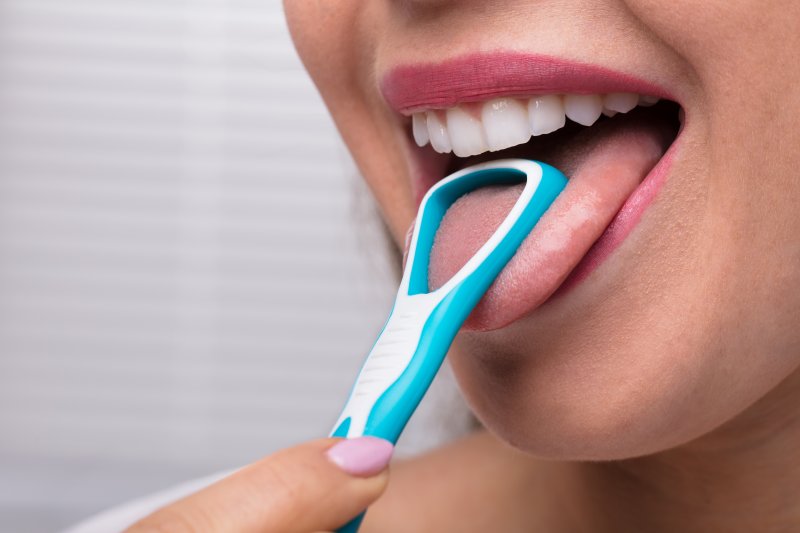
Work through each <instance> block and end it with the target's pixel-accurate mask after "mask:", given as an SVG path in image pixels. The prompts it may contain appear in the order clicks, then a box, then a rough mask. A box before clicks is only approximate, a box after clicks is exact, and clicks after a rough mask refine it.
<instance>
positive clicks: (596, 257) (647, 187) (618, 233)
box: [550, 131, 683, 299]
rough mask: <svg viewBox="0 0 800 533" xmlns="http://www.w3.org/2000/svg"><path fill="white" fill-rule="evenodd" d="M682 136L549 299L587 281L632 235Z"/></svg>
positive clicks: (663, 181)
mask: <svg viewBox="0 0 800 533" xmlns="http://www.w3.org/2000/svg"><path fill="white" fill-rule="evenodd" d="M681 133H683V131H681V132H680V133H678V137H677V138H676V139H675V141H673V143H672V146H670V147H669V149H668V150H667V153H665V154H664V156H663V157H662V158H661V159H660V160H659V162H658V163H657V164H656V166H655V167H653V168H652V169H651V170H650V172H648V173H647V176H645V178H644V180H642V183H640V184H639V186H638V187H637V188H636V189H635V190H634V191H633V193H632V194H631V195H630V196H629V197H628V199H627V200H625V203H624V204H622V207H621V208H620V210H619V212H618V213H617V214H616V216H615V217H614V218H613V219H612V220H611V223H610V224H609V225H608V227H607V228H606V229H605V231H604V232H603V234H602V235H600V237H599V238H598V239H597V240H596V241H595V242H594V244H593V245H592V247H591V248H590V249H589V251H588V252H587V253H586V255H584V256H583V258H582V259H581V261H580V262H579V263H578V264H577V265H576V266H575V268H573V269H572V271H571V272H570V273H569V275H568V276H567V278H566V279H565V280H564V281H563V282H562V283H561V285H559V287H558V288H557V289H556V291H555V292H554V293H553V295H552V296H551V297H550V299H553V298H555V297H558V296H561V295H563V294H566V293H567V292H569V290H570V289H572V288H574V287H575V286H577V285H578V284H579V283H580V282H581V281H583V280H584V279H586V278H587V277H588V276H589V274H591V273H592V272H593V271H594V270H595V269H596V268H597V267H599V266H600V265H601V264H602V263H603V261H605V260H606V259H607V258H608V257H609V256H610V255H611V254H612V253H613V252H614V250H616V249H617V248H618V247H619V246H620V245H621V244H622V243H623V242H624V241H625V239H626V238H627V237H628V235H630V233H631V231H633V229H634V228H635V227H636V226H637V224H638V223H639V221H640V220H641V219H642V215H644V212H645V211H646V210H647V208H648V207H649V206H650V204H652V203H653V201H654V200H655V199H656V196H657V195H658V192H659V191H660V190H661V187H662V186H663V185H664V183H665V182H666V181H667V175H668V174H669V170H670V168H671V167H672V162H673V160H674V159H675V153H676V152H677V150H678V148H679V145H680V140H681Z"/></svg>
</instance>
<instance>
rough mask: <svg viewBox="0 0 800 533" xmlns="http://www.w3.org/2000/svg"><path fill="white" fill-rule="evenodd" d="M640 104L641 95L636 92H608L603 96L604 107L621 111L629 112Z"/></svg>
mask: <svg viewBox="0 0 800 533" xmlns="http://www.w3.org/2000/svg"><path fill="white" fill-rule="evenodd" d="M638 104H639V95H638V94H634V93H608V94H607V95H605V97H604V98H603V107H605V108H606V109H609V110H611V111H617V112H619V113H627V112H628V111H630V110H631V109H633V108H634V107H636V106H637V105H638Z"/></svg>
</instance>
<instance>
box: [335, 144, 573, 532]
mask: <svg viewBox="0 0 800 533" xmlns="http://www.w3.org/2000/svg"><path fill="white" fill-rule="evenodd" d="M518 183H526V186H525V188H524V189H523V192H522V194H521V196H520V198H519V199H518V200H517V202H516V204H515V205H514V207H513V208H512V210H511V212H510V213H509V214H508V215H507V217H506V219H505V220H504V221H503V222H502V223H501V225H500V227H499V228H498V229H497V230H496V231H495V233H494V234H493V235H492V236H491V237H490V238H489V240H488V241H487V242H486V243H485V244H484V245H483V246H482V247H481V248H480V250H479V251H478V252H476V254H475V255H474V256H473V257H472V258H470V260H469V261H468V262H467V264H466V265H464V267H462V269H461V270H459V272H458V273H456V274H455V275H454V276H453V277H452V278H451V279H450V280H449V281H448V282H447V283H445V284H444V285H443V286H442V287H440V288H438V289H436V290H435V291H429V285H428V268H429V261H430V251H431V248H432V247H433V242H434V238H435V236H436V232H437V231H438V229H439V225H440V224H441V221H442V219H443V218H444V215H445V213H446V212H447V209H448V208H449V207H450V206H451V205H452V204H453V203H454V202H455V201H456V200H458V199H459V198H460V197H462V196H463V195H465V194H467V193H469V192H471V191H473V190H475V189H478V188H480V187H483V186H487V185H498V184H508V185H512V184H518ZM566 184H567V178H566V177H565V176H564V175H563V174H562V173H561V172H560V171H558V170H557V169H555V168H554V167H551V166H549V165H546V164H544V163H539V162H534V161H528V160H519V159H507V160H500V161H493V162H490V163H484V164H481V165H476V166H474V167H469V168H467V169H464V170H461V171H459V172H457V173H455V174H453V175H451V176H449V177H447V178H445V179H444V180H442V181H440V182H439V183H438V184H436V185H435V186H434V187H433V188H432V189H431V190H430V191H428V194H427V195H426V196H425V199H424V200H423V202H422V204H421V205H420V210H419V213H418V216H417V222H416V226H415V231H414V236H413V238H412V242H411V247H410V249H409V256H408V261H407V265H406V270H405V272H404V274H403V279H402V281H401V284H400V288H399V290H398V293H397V297H396V299H395V304H394V307H393V308H392V311H391V313H390V315H389V319H388V320H387V322H386V325H385V326H384V328H383V330H382V331H381V334H380V335H379V337H378V340H377V341H376V342H375V345H374V346H373V348H372V350H371V351H370V354H369V356H368V357H367V360H366V362H365V363H364V366H363V367H362V369H361V372H360V373H359V376H358V379H357V380H356V384H355V386H354V387H353V391H352V392H351V394H350V398H349V399H348V402H347V404H346V405H345V409H344V411H343V412H342V415H341V416H340V418H339V421H338V422H337V424H336V427H335V429H334V431H333V432H332V433H331V436H334V437H348V438H352V437H358V436H363V435H369V436H374V437H380V438H383V439H386V440H388V441H391V442H392V443H396V442H397V439H398V438H399V437H400V434H401V433H402V431H403V429H404V428H405V426H406V424H407V423H408V420H409V419H410V418H411V415H412V414H413V412H414V411H415V410H416V408H417V406H418V405H419V402H420V401H421V400H422V397H423V396H424V395H425V392H426V391H427V390H428V387H429V386H430V384H431V382H432V381H433V378H434V377H435V376H436V373H437V372H438V370H439V368H440V367H441V365H442V362H443V361H444V358H445V356H446V355H447V352H448V350H449V349H450V345H451V344H452V343H453V340H454V339H455V336H456V334H457V333H458V331H459V329H460V328H461V326H462V325H463V323H464V321H465V320H466V319H467V317H468V316H469V314H470V312H471V311H472V309H473V308H474V307H475V306H476V305H477V303H478V302H479V301H480V299H481V298H482V297H483V295H484V293H485V292H486V290H487V289H488V288H489V287H490V286H491V284H492V283H493V282H494V280H495V278H496V277H497V276H498V275H499V274H500V272H501V271H502V270H503V268H504V267H505V266H506V264H507V263H508V261H509V260H510V259H511V258H512V257H513V256H514V254H515V252H516V251H517V249H518V248H519V246H520V244H522V242H523V241H524V240H525V238H526V237H527V236H528V234H529V233H530V231H531V230H532V229H533V227H534V226H535V225H536V223H537V222H538V221H539V219H540V218H541V216H542V215H543V214H544V212H545V211H546V210H547V209H548V208H549V207H550V205H551V204H552V203H553V201H554V200H555V199H556V198H557V197H558V195H559V194H560V193H561V191H562V190H563V189H564V187H565V186H566ZM362 519H363V515H361V516H359V517H357V518H356V519H354V520H353V521H351V522H350V523H348V524H347V525H345V526H343V527H342V528H340V529H339V530H338V531H339V532H342V533H344V532H348V533H354V532H356V531H358V527H359V525H360V523H361V520H362Z"/></svg>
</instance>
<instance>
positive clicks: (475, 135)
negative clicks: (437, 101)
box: [447, 106, 489, 157]
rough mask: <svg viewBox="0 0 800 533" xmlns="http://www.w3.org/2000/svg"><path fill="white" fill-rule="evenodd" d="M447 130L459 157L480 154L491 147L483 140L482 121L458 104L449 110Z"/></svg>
mask: <svg viewBox="0 0 800 533" xmlns="http://www.w3.org/2000/svg"><path fill="white" fill-rule="evenodd" d="M447 132H448V133H449V134H450V143H451V144H452V145H453V153H454V154H456V155H457V156H458V157H468V156H471V155H478V154H480V153H483V152H485V151H486V150H488V149H489V147H488V146H486V141H484V140H483V128H482V127H481V121H480V120H478V119H476V118H475V117H473V116H472V115H470V114H469V113H467V112H466V111H464V110H463V109H461V108H460V107H458V106H456V107H451V108H450V109H448V110H447Z"/></svg>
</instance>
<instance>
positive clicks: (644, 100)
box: [639, 95, 661, 107]
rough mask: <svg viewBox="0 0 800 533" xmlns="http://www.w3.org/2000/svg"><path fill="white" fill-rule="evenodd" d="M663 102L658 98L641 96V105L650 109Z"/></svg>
mask: <svg viewBox="0 0 800 533" xmlns="http://www.w3.org/2000/svg"><path fill="white" fill-rule="evenodd" d="M659 100H661V98H659V97H658V96H646V95H643V96H640V97H639V105H640V106H642V107H650V106H651V105H655V104H657V103H658V101H659Z"/></svg>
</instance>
